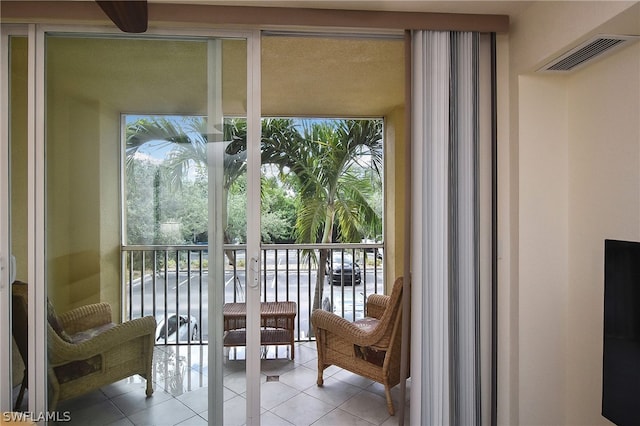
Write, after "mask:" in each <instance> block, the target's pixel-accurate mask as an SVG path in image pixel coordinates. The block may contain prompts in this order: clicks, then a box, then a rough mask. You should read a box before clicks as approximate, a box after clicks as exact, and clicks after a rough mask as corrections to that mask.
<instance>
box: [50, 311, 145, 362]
mask: <svg viewBox="0 0 640 426" xmlns="http://www.w3.org/2000/svg"><path fill="white" fill-rule="evenodd" d="M155 331H156V320H155V318H154V317H152V316H146V317H144V318H136V319H134V320H131V321H127V322H124V323H122V324H118V325H116V326H115V327H113V328H111V329H109V330H107V331H105V332H104V333H101V334H99V335H97V336H94V337H92V338H91V339H88V340H85V341H83V342H81V343H75V344H74V343H68V342H66V341H64V340H62V339H61V338H60V337H59V336H58V335H57V334H56V333H55V331H54V330H53V329H52V328H51V326H49V333H48V339H49V349H50V350H49V356H50V360H51V363H52V364H53V365H54V366H55V365H61V364H66V363H68V362H71V361H78V360H84V359H87V358H91V357H92V356H95V355H98V354H103V353H105V352H108V351H109V350H110V349H112V348H114V347H116V346H121V345H125V344H126V342H127V341H129V340H133V339H136V338H139V337H143V336H149V345H150V346H153V339H154V336H155Z"/></svg>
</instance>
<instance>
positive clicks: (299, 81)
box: [262, 36, 404, 117]
mask: <svg viewBox="0 0 640 426" xmlns="http://www.w3.org/2000/svg"><path fill="white" fill-rule="evenodd" d="M262 89H263V90H262V110H263V114H264V115H271V116H273V115H284V116H290V115H301V116H323V117H324V116H327V117H331V116H351V117H362V116H383V115H385V114H386V113H387V112H389V111H390V110H391V109H393V108H395V107H398V106H401V105H402V104H403V102H404V44H403V41H402V40H397V39H396V40H380V39H351V38H348V39H344V38H326V37H325V38H320V37H280V36H278V37H264V38H263V39H262Z"/></svg>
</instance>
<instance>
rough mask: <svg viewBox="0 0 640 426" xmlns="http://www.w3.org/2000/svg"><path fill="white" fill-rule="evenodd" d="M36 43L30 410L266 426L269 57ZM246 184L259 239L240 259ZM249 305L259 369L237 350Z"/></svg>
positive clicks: (158, 43) (216, 40)
mask: <svg viewBox="0 0 640 426" xmlns="http://www.w3.org/2000/svg"><path fill="white" fill-rule="evenodd" d="M30 36H31V37H32V39H33V41H34V42H33V45H32V46H33V51H34V52H35V53H34V58H35V63H36V64H35V65H36V66H35V67H34V75H35V81H34V87H35V88H36V90H35V93H34V99H33V104H34V106H33V114H34V120H33V122H32V125H33V127H34V132H33V134H32V137H31V138H30V142H29V147H30V149H31V155H30V165H29V167H30V170H31V171H32V172H31V173H30V182H29V185H31V186H33V187H34V190H33V191H32V194H31V200H30V203H29V204H28V205H25V206H23V209H24V210H23V211H24V212H25V213H26V212H27V211H29V210H32V214H31V216H30V217H31V218H32V224H31V228H30V229H31V230H32V232H31V233H30V238H29V243H30V247H32V252H33V253H34V255H35V256H34V259H33V260H30V262H32V263H33V267H32V270H33V273H32V274H29V279H30V281H32V282H30V283H29V285H28V291H29V292H30V293H33V294H30V295H29V298H28V301H29V304H30V308H29V309H30V312H33V313H34V316H33V317H30V319H31V318H33V324H32V325H31V324H30V328H32V329H33V330H34V332H33V333H32V335H30V339H31V340H30V343H31V346H30V347H32V348H34V355H32V358H33V359H32V361H31V363H32V364H33V365H34V374H31V375H30V381H29V390H30V392H29V394H28V396H29V400H28V407H29V410H30V411H32V412H45V411H47V409H48V410H49V411H50V412H52V411H55V412H56V413H57V415H59V416H67V415H68V416H70V417H71V418H72V420H74V421H82V422H84V421H90V420H91V419H92V418H95V417H96V416H100V417H101V418H103V419H104V418H109V419H113V421H119V420H125V419H128V420H129V421H131V422H133V423H148V422H150V423H155V424H177V423H181V422H186V423H188V424H192V423H193V424H198V423H205V422H207V421H208V422H209V423H210V424H221V423H223V422H224V423H225V424H236V423H237V424H244V423H253V422H255V421H256V420H257V419H258V417H259V392H257V391H255V389H258V380H259V378H258V376H259V359H258V357H259V350H258V349H259V340H257V339H259V337H256V336H259V333H258V321H257V319H258V316H259V313H258V312H259V306H258V301H259V296H257V295H256V294H259V286H258V285H257V282H258V280H259V268H260V262H259V259H260V251H259V243H258V242H259V210H258V209H259V199H260V197H259V169H260V158H259V112H258V108H259V107H256V106H255V105H259V104H257V102H256V100H255V99H254V98H253V97H254V96H257V95H255V93H259V91H258V90H257V89H256V88H257V87H258V86H259V77H257V79H256V77H252V76H253V75H259V74H257V73H251V72H250V70H251V69H252V67H255V66H259V64H256V63H255V62H254V59H253V58H254V57H258V62H259V55H257V54H255V52H258V51H259V40H257V39H256V38H255V37H254V34H252V33H244V34H241V33H229V34H222V35H210V34H199V33H198V34H193V33H192V34H189V35H184V36H180V37H176V36H164V35H163V36H160V35H157V36H153V35H145V36H141V37H134V38H132V37H121V36H117V35H109V34H87V33H83V34H75V33H74V34H70V33H67V32H61V31H58V30H56V29H54V30H52V31H42V30H37V31H36V29H35V27H33V28H32V32H31V34H30ZM252 170H254V172H252ZM238 181H242V182H244V185H241V187H242V190H241V191H237V190H236V191H235V192H234V193H233V194H232V195H233V196H234V197H236V198H238V197H240V198H243V199H244V200H245V201H244V202H245V204H246V205H247V212H249V213H248V214H247V217H246V220H245V222H244V225H243V226H244V227H245V229H244V230H243V234H244V235H246V236H247V238H246V241H243V242H240V244H235V245H233V246H232V245H231V244H230V243H231V241H230V240H229V238H228V235H229V233H228V228H229V224H230V221H229V214H228V211H227V209H228V201H229V197H230V196H231V193H230V190H231V188H232V187H234V188H236V187H237V185H236V186H234V184H235V183H237V182H238ZM252 211H257V213H251V212H252ZM233 302H243V303H246V305H245V314H246V319H247V325H246V335H245V339H246V340H245V342H244V343H245V345H246V346H245V347H246V354H247V355H246V358H245V359H246V361H243V362H241V363H230V362H229V357H228V349H225V348H224V345H225V342H224V333H225V327H224V325H223V319H224V318H225V316H224V314H223V310H224V305H225V304H227V303H233ZM31 305H33V306H31ZM45 306H46V313H45V308H44V307H45ZM68 312H71V313H68ZM252 339H254V340H252ZM31 376H33V377H31ZM252 401H253V402H252ZM256 401H257V402H256ZM247 407H250V408H249V410H247ZM246 413H249V415H248V417H247V414H246ZM65 418H66V417H65ZM223 419H224V420H223ZM54 420H55V419H54ZM58 420H60V419H59V418H58Z"/></svg>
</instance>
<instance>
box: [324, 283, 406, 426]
mask: <svg viewBox="0 0 640 426" xmlns="http://www.w3.org/2000/svg"><path fill="white" fill-rule="evenodd" d="M402 281H403V280H402V278H398V279H397V280H396V282H395V283H394V285H393V290H392V292H391V295H390V296H384V295H381V294H372V295H370V296H369V297H368V298H367V303H366V316H365V318H363V319H361V320H357V321H354V322H350V321H347V320H346V319H344V318H342V317H340V316H338V315H336V314H334V313H333V312H327V311H323V310H321V309H316V310H315V311H313V314H312V315H311V324H312V325H313V329H314V331H315V336H316V345H317V348H318V380H317V384H318V386H322V385H323V382H324V380H323V377H322V375H323V371H324V369H325V368H327V367H329V366H331V365H336V366H338V367H341V368H344V369H345V370H349V371H351V372H352V373H356V374H358V375H361V376H364V377H366V378H369V379H371V380H374V381H376V382H378V383H382V384H383V385H384V390H385V395H386V398H387V409H388V410H389V414H391V415H392V416H393V415H394V414H395V410H394V407H393V401H392V399H391V388H392V387H394V386H395V385H397V384H398V383H400V344H401V327H402Z"/></svg>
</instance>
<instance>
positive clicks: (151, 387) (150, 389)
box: [146, 375, 153, 396]
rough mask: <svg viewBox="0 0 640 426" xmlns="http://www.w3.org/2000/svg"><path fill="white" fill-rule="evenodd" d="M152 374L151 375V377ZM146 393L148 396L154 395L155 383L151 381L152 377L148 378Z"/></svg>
mask: <svg viewBox="0 0 640 426" xmlns="http://www.w3.org/2000/svg"><path fill="white" fill-rule="evenodd" d="M150 376H151V375H149V377H150ZM146 394H147V396H151V395H153V384H152V383H151V379H150V378H147V390H146Z"/></svg>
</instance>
